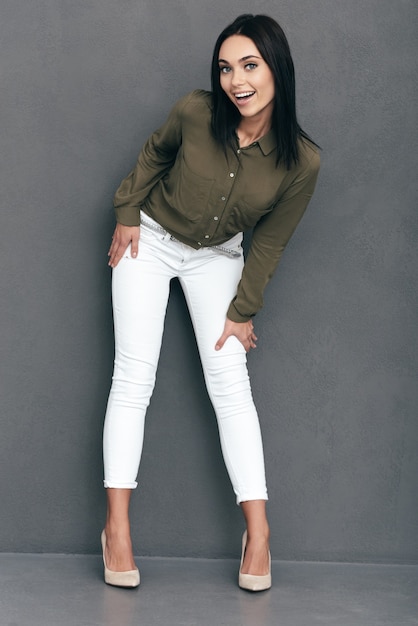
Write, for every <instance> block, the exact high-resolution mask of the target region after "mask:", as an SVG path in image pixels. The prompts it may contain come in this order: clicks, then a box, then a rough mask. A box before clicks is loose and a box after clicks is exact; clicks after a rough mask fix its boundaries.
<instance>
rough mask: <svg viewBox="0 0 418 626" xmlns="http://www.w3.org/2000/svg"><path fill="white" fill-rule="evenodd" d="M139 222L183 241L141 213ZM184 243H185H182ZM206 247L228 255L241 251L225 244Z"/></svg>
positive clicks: (233, 255) (176, 240) (234, 255)
mask: <svg viewBox="0 0 418 626" xmlns="http://www.w3.org/2000/svg"><path fill="white" fill-rule="evenodd" d="M141 224H143V225H144V226H145V227H146V228H150V229H151V230H153V231H155V232H156V233H161V234H162V235H170V241H175V242H176V243H183V242H182V241H180V240H179V239H176V238H175V237H173V235H171V234H170V233H169V232H168V230H166V229H165V228H163V227H162V226H160V225H159V224H155V223H153V222H148V220H147V219H144V218H143V217H142V215H141ZM183 245H185V244H183ZM205 247H206V248H208V249H210V250H215V251H216V252H220V253H221V254H226V255H227V256H230V257H234V258H235V257H239V256H241V253H240V252H238V251H237V250H230V249H229V248H225V246H205Z"/></svg>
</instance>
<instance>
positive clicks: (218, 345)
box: [215, 333, 228, 350]
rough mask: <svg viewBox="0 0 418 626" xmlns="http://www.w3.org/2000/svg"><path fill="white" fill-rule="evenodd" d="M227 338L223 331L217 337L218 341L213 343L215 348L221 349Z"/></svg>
mask: <svg viewBox="0 0 418 626" xmlns="http://www.w3.org/2000/svg"><path fill="white" fill-rule="evenodd" d="M227 339H228V335H226V334H225V333H223V335H221V336H220V337H219V339H218V341H217V342H216V345H215V350H221V348H223V347H224V344H225V341H226V340H227Z"/></svg>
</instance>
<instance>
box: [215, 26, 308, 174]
mask: <svg viewBox="0 0 418 626" xmlns="http://www.w3.org/2000/svg"><path fill="white" fill-rule="evenodd" d="M232 35H244V36H245V37H248V38H249V39H251V40H252V41H253V42H254V44H255V45H256V46H257V49H258V50H259V52H260V54H261V56H262V57H263V59H264V61H265V62H266V63H267V65H268V66H269V68H270V70H271V72H272V74H273V77H274V86H275V96H274V109H273V119H272V128H273V130H274V132H275V136H276V141H277V164H279V163H281V162H283V163H284V164H285V165H286V167H287V169H290V168H291V167H292V165H293V164H296V163H297V162H298V160H299V149H298V139H300V138H303V139H308V140H309V141H311V142H312V140H311V139H310V137H309V136H308V135H307V134H306V133H305V132H304V131H303V130H302V128H301V127H300V126H299V124H298V121H297V118H296V91H295V69H294V65H293V60H292V56H291V54H290V48H289V44H288V41H287V38H286V35H285V34H284V32H283V29H282V28H281V26H279V24H278V23H277V22H276V21H275V20H274V19H273V18H272V17H269V16H268V15H251V14H249V13H248V14H247V13H246V14H244V15H240V16H239V17H237V18H236V20H234V21H233V22H232V24H230V25H229V26H227V27H226V28H225V29H224V30H223V31H222V32H221V34H220V35H219V37H218V39H217V41H216V44H215V48H214V51H213V57H212V71H211V75H212V76H211V78H212V93H213V111H212V132H213V134H214V136H215V139H217V140H218V141H219V142H220V143H221V144H222V146H223V147H224V149H226V147H227V146H228V145H231V144H233V142H234V139H235V132H236V129H237V127H238V124H239V121H240V119H241V115H240V112H239V111H238V109H237V107H236V106H235V105H234V104H233V103H232V102H231V100H230V99H229V98H228V96H227V95H226V94H225V92H224V90H223V89H222V87H221V83H220V70H219V50H220V48H221V46H222V44H223V42H224V41H225V39H228V37H231V36H232ZM312 143H314V142H312Z"/></svg>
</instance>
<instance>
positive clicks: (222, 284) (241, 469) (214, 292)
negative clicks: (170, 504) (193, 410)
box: [103, 215, 267, 503]
mask: <svg viewBox="0 0 418 626" xmlns="http://www.w3.org/2000/svg"><path fill="white" fill-rule="evenodd" d="M143 218H144V220H146V221H147V222H148V223H149V224H150V225H151V226H154V227H155V226H157V227H158V226H159V225H158V224H157V222H155V221H153V220H151V218H149V217H148V216H145V215H144V216H143ZM159 228H160V229H161V227H159ZM241 241H242V234H238V235H235V236H234V237H233V238H232V239H230V240H229V241H228V242H226V243H225V244H224V247H225V248H227V249H229V250H233V251H235V252H239V254H238V255H237V256H235V257H233V256H230V255H228V254H225V253H222V252H220V251H217V250H213V249H210V248H202V249H199V250H194V249H193V248H191V247H189V246H186V245H184V244H182V243H180V242H178V241H176V240H173V238H172V237H170V235H169V234H168V233H165V231H163V230H162V229H161V231H160V232H156V230H153V229H151V228H150V227H147V226H146V224H142V225H141V236H140V241H139V249H138V256H137V258H136V259H133V258H132V257H131V252H130V248H128V249H127V251H126V253H125V255H124V256H123V258H122V259H121V260H120V262H119V264H118V265H117V267H116V268H115V269H114V270H113V279H112V297H113V312H114V325H115V365H114V372H113V378H112V381H113V382H112V387H111V390H110V394H109V400H108V405H107V411H106V418H105V425H104V435H103V453H104V470H105V480H104V485H105V487H107V488H128V489H134V488H135V487H136V486H137V482H136V477H137V473H138V469H139V463H140V459H141V454H142V445H143V436H144V422H145V413H146V410H147V407H148V405H149V402H150V399H151V395H152V392H153V389H154V383H155V376H156V370H157V363H158V358H159V353H160V347H161V341H162V334H163V328H164V318H165V312H166V307H167V301H168V295H169V288H170V280H171V279H172V278H174V277H178V279H179V281H180V284H181V286H182V289H183V291H184V294H185V297H186V301H187V305H188V308H189V311H190V315H191V319H192V323H193V327H194V331H195V334H196V340H197V344H198V348H199V353H200V358H201V362H202V366H203V372H204V376H205V381H206V387H207V390H208V393H209V396H210V399H211V401H212V404H213V407H214V409H215V413H216V417H217V421H218V427H219V434H220V441H221V448H222V453H223V457H224V461H225V465H226V467H227V470H228V474H229V477H230V480H231V482H232V486H233V489H234V492H235V494H236V498H237V502H238V503H240V502H243V501H246V500H267V490H266V481H265V472H264V456H263V447H262V440H261V433H260V426H259V421H258V416H257V412H256V409H255V406H254V402H253V398H252V394H251V388H250V381H249V377H248V372H247V365H246V352H245V350H244V347H243V346H242V344H241V343H240V342H239V341H238V339H236V338H235V337H229V338H228V340H227V341H226V343H225V345H224V347H223V348H222V349H221V350H219V351H216V350H215V343H216V341H217V339H218V338H219V337H220V336H221V334H222V332H223V328H224V323H225V318H226V312H227V309H228V306H229V303H230V302H231V300H232V298H233V297H234V295H235V293H236V288H237V285H238V282H239V280H240V277H241V272H242V268H243V263H244V261H243V254H242V248H241Z"/></svg>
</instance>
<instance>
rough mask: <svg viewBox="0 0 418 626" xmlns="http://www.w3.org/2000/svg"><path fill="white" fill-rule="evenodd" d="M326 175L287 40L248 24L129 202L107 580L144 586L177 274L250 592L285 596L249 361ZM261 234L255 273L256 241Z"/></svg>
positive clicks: (133, 179)
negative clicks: (158, 404)
mask: <svg viewBox="0 0 418 626" xmlns="http://www.w3.org/2000/svg"><path fill="white" fill-rule="evenodd" d="M318 169H319V156H318V152H317V150H316V148H315V146H314V144H313V143H312V142H311V141H310V140H309V138H308V136H307V135H306V134H305V133H304V132H303V131H302V129H301V128H300V126H299V125H298V123H297V119H296V109H295V80H294V68H293V62H292V58H291V55H290V50H289V46H288V43H287V40H286V37H285V35H284V33H283V31H282V29H281V28H280V26H279V25H278V24H277V23H276V22H275V21H274V20H273V19H272V18H270V17H267V16H264V15H256V16H253V15H242V16H240V17H238V18H237V19H236V20H235V21H234V22H233V23H232V24H231V25H229V26H228V27H227V28H226V29H225V30H224V31H223V32H222V33H221V35H220V36H219V38H218V40H217V42H216V45H215V49H214V54H213V61H212V92H211V93H210V92H205V91H202V90H198V91H194V92H192V93H191V94H188V95H187V96H185V97H184V98H182V99H181V100H180V101H179V102H178V103H177V104H176V105H175V106H174V108H173V109H172V111H171V113H170V115H169V117H168V119H167V121H166V122H165V124H164V125H163V126H161V128H159V129H158V130H157V131H156V132H155V133H154V134H153V135H151V137H150V138H149V139H148V141H147V142H146V143H145V145H144V147H143V149H142V152H141V154H140V155H139V157H138V161H137V164H136V166H135V168H134V169H133V170H132V172H131V173H130V174H129V175H128V176H127V178H125V179H124V180H123V181H122V183H121V185H120V187H119V189H118V191H117V193H116V195H115V200H114V204H115V210H116V219H117V225H116V229H115V232H114V235H113V239H112V244H111V246H110V250H109V257H110V258H109V265H110V267H112V268H113V287H112V294H113V307H114V323H115V346H116V347H115V369H114V375H113V384H112V388H111V392H110V396H109V402H108V408H107V413H106V419H105V427H104V465H105V481H104V484H105V487H106V489H107V501H108V512H107V520H106V526H105V529H104V531H103V533H102V547H103V559H104V564H105V581H106V582H107V583H109V584H112V585H116V586H125V587H129V586H131V587H135V586H137V585H139V580H140V579H139V572H138V570H137V568H136V565H135V562H134V559H133V555H132V545H131V538H130V525H129V517H128V508H129V501H130V496H131V491H132V489H134V488H135V487H136V486H137V483H136V475H137V472H138V467H139V462H140V457H141V451H142V442H143V429H144V419H145V412H146V408H147V406H148V404H149V401H150V397H151V394H152V391H153V387H154V381H155V373H156V368H157V361H158V356H159V350H160V345H161V338H162V332H163V325H164V316H165V310H166V305H167V299H168V293H169V282H170V280H171V278H173V277H177V278H178V279H179V281H180V283H181V285H182V288H183V291H184V293H185V297H186V301H187V304H188V307H189V310H190V314H191V317H192V321H193V326H194V330H195V334H196V339H197V343H198V347H199V352H200V357H201V361H202V366H203V371H204V375H205V381H206V386H207V389H208V393H209V396H210V398H211V401H212V403H213V406H214V409H215V412H216V416H217V420H218V426H219V433H220V440H221V447H222V452H223V456H224V460H225V464H226V467H227V470H228V473H229V476H230V479H231V482H232V486H233V489H234V491H235V494H236V498H237V502H238V504H239V505H240V506H241V509H242V512H243V515H244V518H245V523H246V532H245V533H244V537H243V549H242V558H241V565H240V570H239V579H238V583H239V585H240V587H242V588H244V589H248V590H252V591H258V590H263V589H268V588H269V587H270V586H271V573H270V560H271V559H270V552H269V525H268V521H267V517H266V500H267V490H266V483H265V473H264V459H263V449H262V440H261V435H260V428H259V422H258V417H257V412H256V409H255V406H254V403H253V399H252V395H251V388H250V383H249V379H248V373H247V367H246V353H247V352H248V351H249V350H250V349H251V348H255V347H256V341H257V337H256V335H255V332H254V327H253V321H252V320H253V318H254V316H255V314H256V313H257V312H258V311H259V310H260V308H261V307H262V304H263V291H264V288H265V286H266V284H267V282H268V281H269V279H270V278H271V276H272V274H273V272H274V270H275V268H276V266H277V264H278V262H279V259H280V257H281V254H282V252H283V250H284V248H285V246H286V244H287V242H288V240H289V238H290V237H291V235H292V233H293V231H294V229H295V228H296V226H297V224H298V222H299V220H300V219H301V217H302V215H303V213H304V211H305V209H306V206H307V204H308V202H309V200H310V198H311V196H312V193H313V190H314V187H315V182H316V178H317V174H318ZM249 229H254V230H253V235H252V240H251V246H250V250H249V253H248V255H247V258H246V260H245V262H244V259H243V252H242V248H241V241H242V232H243V231H246V230H249ZM140 235H141V236H140Z"/></svg>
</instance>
